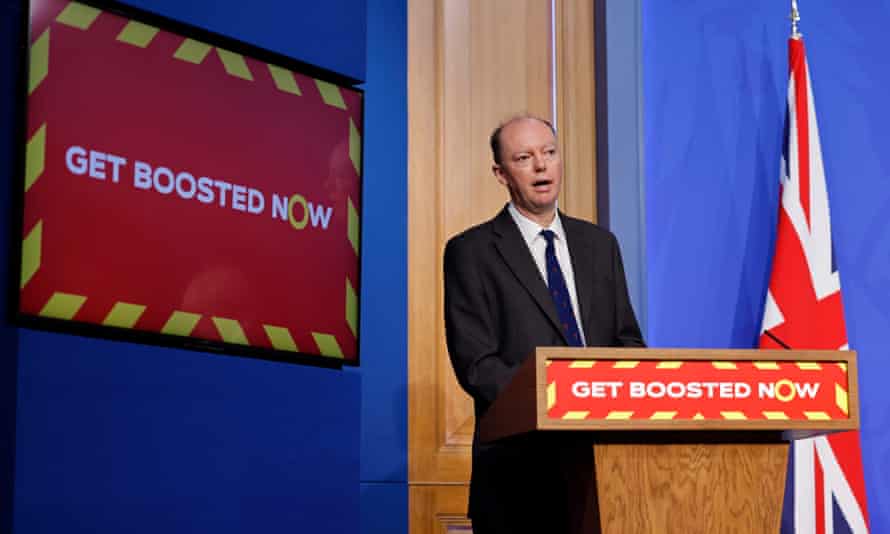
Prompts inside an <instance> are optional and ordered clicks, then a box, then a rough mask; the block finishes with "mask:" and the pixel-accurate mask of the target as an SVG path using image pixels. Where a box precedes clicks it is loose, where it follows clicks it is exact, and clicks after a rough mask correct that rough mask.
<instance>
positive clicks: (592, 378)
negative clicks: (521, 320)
mask: <svg viewBox="0 0 890 534" xmlns="http://www.w3.org/2000/svg"><path fill="white" fill-rule="evenodd" d="M545 365H546V368H547V369H546V377H547V418H548V419H563V420H597V419H598V420H649V421H752V420H773V421H831V420H838V419H849V417H850V414H849V395H848V391H849V383H848V375H847V370H848V367H847V363H846V362H823V361H794V362H778V361H718V360H698V361H656V360H648V361H639V360H637V361H635V360H587V359H585V360H572V361H568V360H549V359H548V360H547V361H546V364H545ZM674 428H676V427H674Z"/></svg>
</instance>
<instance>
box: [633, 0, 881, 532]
mask: <svg viewBox="0 0 890 534" xmlns="http://www.w3.org/2000/svg"><path fill="white" fill-rule="evenodd" d="M789 4H790V3H789V2H776V1H774V0H752V1H749V2H734V1H729V0H721V1H713V0H695V1H689V2H662V1H661V0H644V4H643V8H644V9H643V66H644V75H643V78H644V97H645V120H644V124H645V127H644V131H645V134H644V140H645V154H646V156H645V163H646V181H645V189H646V232H647V233H646V243H647V258H648V259H647V271H648V312H649V315H648V319H649V323H648V341H649V342H650V344H651V345H653V346H659V347H668V346H686V347H739V348H744V347H753V346H756V340H757V336H758V334H759V328H760V322H761V317H762V313H763V303H764V298H765V294H766V288H767V283H768V279H769V269H770V261H771V254H772V248H773V245H774V237H775V224H776V216H777V209H778V192H779V191H778V175H779V158H780V154H781V139H782V126H783V119H784V111H785V107H784V106H785V90H786V87H787V69H788V66H787V59H786V58H787V46H786V39H787V37H788V34H789V23H788V14H789V11H790V6H789ZM800 7H801V10H802V11H801V16H802V18H803V21H802V25H801V29H802V31H803V33H804V40H805V42H806V46H807V55H808V59H809V65H810V69H811V77H812V83H813V92H814V99H815V105H816V110H817V116H818V120H819V127H820V130H821V134H822V150H823V158H824V162H825V172H826V177H827V181H828V194H829V198H830V202H831V214H832V224H833V233H834V245H835V251H836V257H837V262H838V265H839V268H840V276H841V287H842V291H843V298H844V304H845V315H846V322H847V331H848V336H849V341H850V346H851V348H853V349H855V350H857V351H858V352H859V358H860V359H859V362H860V367H859V369H860V371H859V384H860V389H861V391H860V393H861V401H862V405H861V406H862V407H861V412H862V448H863V459H864V460H863V461H864V466H865V477H866V491H867V495H868V510H869V514H870V518H871V529H872V531H873V532H887V531H890V420H888V417H890V415H888V414H890V409H888V408H890V397H888V396H887V395H886V393H885V392H886V382H887V380H888V379H890V358H887V350H886V347H887V330H888V326H890V299H888V295H890V274H888V273H890V270H888V269H887V265H888V263H890V219H888V217H887V213H888V211H890V151H888V150H887V147H888V146H890V142H888V141H890V139H888V138H890V128H888V127H887V124H890V104H888V103H887V99H886V92H887V87H888V86H890V69H888V68H887V59H886V50H887V46H886V43H885V42H884V41H885V38H884V33H885V31H886V28H887V25H888V24H890V2H887V1H886V0H865V1H862V2H856V3H855V4H854V3H841V2H806V1H803V2H800Z"/></svg>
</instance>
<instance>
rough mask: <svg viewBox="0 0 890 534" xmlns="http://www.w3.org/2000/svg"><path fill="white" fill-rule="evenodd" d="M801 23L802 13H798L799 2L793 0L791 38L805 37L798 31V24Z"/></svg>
mask: <svg viewBox="0 0 890 534" xmlns="http://www.w3.org/2000/svg"><path fill="white" fill-rule="evenodd" d="M798 22H800V12H799V11H797V0H791V38H792V39H800V38H801V37H803V36H802V35H801V33H800V31H798V28H797V23H798Z"/></svg>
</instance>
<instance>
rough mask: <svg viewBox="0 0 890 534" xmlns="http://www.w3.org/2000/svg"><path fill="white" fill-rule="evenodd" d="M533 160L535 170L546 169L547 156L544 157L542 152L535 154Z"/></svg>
mask: <svg viewBox="0 0 890 534" xmlns="http://www.w3.org/2000/svg"><path fill="white" fill-rule="evenodd" d="M534 162H535V170H536V171H543V170H545V169H547V158H545V157H544V155H543V154H535V158H534Z"/></svg>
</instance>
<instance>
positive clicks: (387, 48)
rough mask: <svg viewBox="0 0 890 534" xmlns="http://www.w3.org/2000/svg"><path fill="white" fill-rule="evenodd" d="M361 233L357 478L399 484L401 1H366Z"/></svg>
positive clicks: (404, 279) (403, 294) (404, 277)
mask: <svg viewBox="0 0 890 534" xmlns="http://www.w3.org/2000/svg"><path fill="white" fill-rule="evenodd" d="M369 7H370V9H369V10H368V81H367V84H366V85H365V90H366V91H367V93H366V95H367V103H366V104H367V107H366V112H365V122H366V128H365V160H364V161H365V163H364V165H365V168H364V170H365V184H364V186H365V187H364V210H365V211H364V229H363V232H362V282H363V284H364V298H363V300H362V302H361V315H360V316H361V321H362V340H361V342H362V358H363V359H362V366H361V373H362V378H363V380H362V383H363V385H364V388H363V390H362V472H361V473H362V480H363V481H368V482H370V481H374V482H383V481H389V482H401V483H402V484H405V483H406V481H407V476H408V474H407V471H408V468H407V449H408V436H407V432H408V429H407V420H406V419H407V396H408V393H407V381H408V346H407V344H408V319H407V309H408V274H407V265H408V245H407V243H408V228H407V220H408V199H407V197H408V185H407V184H408V172H407V165H408V162H407V155H408V133H407V129H408V113H407V112H408V102H407V70H406V69H407V67H406V64H407V47H406V45H407V35H406V34H407V9H406V2H405V0H370V2H369Z"/></svg>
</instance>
